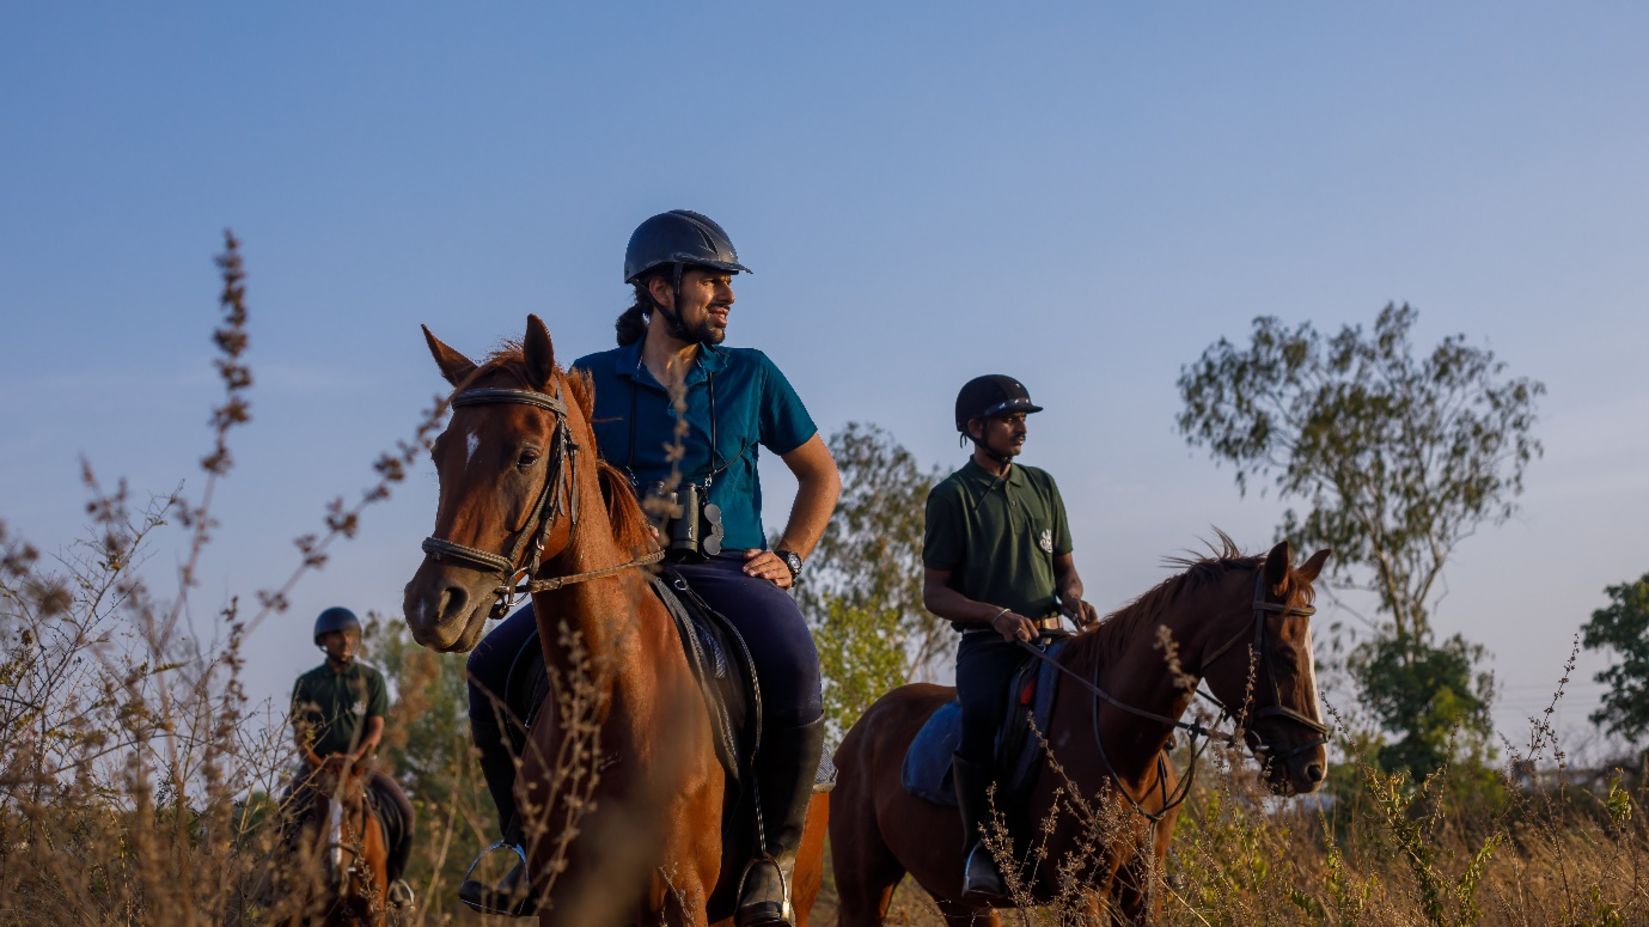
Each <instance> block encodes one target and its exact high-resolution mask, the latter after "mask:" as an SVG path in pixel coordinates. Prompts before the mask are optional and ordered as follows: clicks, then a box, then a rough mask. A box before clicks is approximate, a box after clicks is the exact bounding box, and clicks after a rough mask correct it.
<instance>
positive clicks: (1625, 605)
mask: <svg viewBox="0 0 1649 927" xmlns="http://www.w3.org/2000/svg"><path fill="white" fill-rule="evenodd" d="M1603 592H1604V594H1605V595H1607V596H1608V597H1609V600H1610V601H1609V605H1608V607H1607V608H1600V609H1598V610H1597V611H1595V612H1592V620H1591V621H1588V622H1586V625H1585V626H1584V627H1583V628H1581V633H1582V637H1581V643H1582V644H1584V645H1585V647H1586V648H1587V649H1588V650H1613V651H1615V652H1616V653H1618V654H1619V655H1620V657H1621V662H1620V663H1617V664H1615V665H1614V666H1611V667H1609V668H1608V669H1606V670H1604V671H1602V672H1600V673H1598V674H1597V675H1596V676H1595V677H1593V678H1594V679H1596V680H1597V681H1598V682H1602V683H1607V684H1608V685H1609V691H1608V692H1606V693H1604V696H1603V707H1602V708H1599V709H1598V710H1597V711H1595V712H1593V713H1592V716H1591V720H1592V723H1593V724H1597V725H1607V726H1606V727H1605V728H1604V729H1605V730H1607V731H1608V732H1609V733H1611V734H1619V735H1620V736H1622V737H1624V738H1626V739H1627V740H1628V741H1631V742H1633V743H1636V742H1637V741H1639V740H1640V739H1642V737H1643V735H1644V733H1645V732H1646V731H1649V573H1645V574H1643V576H1642V577H1640V578H1639V579H1638V580H1637V581H1636V582H1628V583H1621V584H1620V585H1618V586H1609V587H1607V588H1605V589H1604V590H1603Z"/></svg>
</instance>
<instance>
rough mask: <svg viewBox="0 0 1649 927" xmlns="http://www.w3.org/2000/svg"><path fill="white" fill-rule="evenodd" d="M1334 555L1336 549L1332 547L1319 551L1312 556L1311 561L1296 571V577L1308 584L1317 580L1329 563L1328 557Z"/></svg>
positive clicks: (1301, 565)
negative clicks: (1325, 565) (1324, 566)
mask: <svg viewBox="0 0 1649 927" xmlns="http://www.w3.org/2000/svg"><path fill="white" fill-rule="evenodd" d="M1332 553H1334V549H1333V548H1331V547H1325V548H1323V549H1322V550H1319V551H1317V552H1316V553H1314V554H1312V555H1311V559H1310V560H1307V561H1306V562H1305V563H1302V564H1300V568H1299V569H1298V570H1295V571H1294V573H1295V575H1296V576H1299V577H1300V578H1301V579H1303V580H1305V581H1306V582H1308V583H1309V582H1312V581H1314V580H1316V578H1317V574H1319V573H1321V572H1322V571H1323V564H1325V563H1327V562H1328V555H1329V554H1332Z"/></svg>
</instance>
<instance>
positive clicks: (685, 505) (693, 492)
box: [641, 483, 726, 559]
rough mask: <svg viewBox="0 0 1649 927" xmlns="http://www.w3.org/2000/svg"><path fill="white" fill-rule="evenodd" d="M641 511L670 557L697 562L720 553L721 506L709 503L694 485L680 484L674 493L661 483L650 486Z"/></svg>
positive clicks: (704, 493) (723, 531) (705, 493)
mask: <svg viewBox="0 0 1649 927" xmlns="http://www.w3.org/2000/svg"><path fill="white" fill-rule="evenodd" d="M641 509H642V511H643V512H645V513H647V520H648V521H650V522H652V523H653V527H654V528H657V529H658V536H659V538H660V539H662V540H663V542H664V549H665V551H667V552H668V553H669V554H670V556H671V557H673V558H677V559H699V558H704V557H714V556H715V555H717V554H719V553H721V542H722V538H723V537H724V536H725V535H726V531H725V529H723V528H722V524H721V506H719V505H716V504H715V503H714V502H711V501H710V499H709V490H706V489H703V488H702V487H700V486H698V485H697V484H696V483H683V484H682V485H681V486H679V487H677V488H676V489H674V490H671V489H667V488H666V487H665V484H664V483H654V484H653V485H652V486H651V487H649V488H648V490H647V495H646V501H644V502H643V503H642V506H641Z"/></svg>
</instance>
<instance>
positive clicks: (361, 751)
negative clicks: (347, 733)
mask: <svg viewBox="0 0 1649 927" xmlns="http://www.w3.org/2000/svg"><path fill="white" fill-rule="evenodd" d="M383 739H384V719H383V718H378V717H373V718H368V719H367V720H366V734H365V736H363V737H362V738H361V745H360V746H359V747H357V748H356V749H355V752H353V753H351V754H350V755H349V759H350V762H352V763H359V762H360V761H361V760H363V759H365V758H367V757H369V756H371V755H372V751H374V750H376V749H378V744H379V742H381V741H382V740H383Z"/></svg>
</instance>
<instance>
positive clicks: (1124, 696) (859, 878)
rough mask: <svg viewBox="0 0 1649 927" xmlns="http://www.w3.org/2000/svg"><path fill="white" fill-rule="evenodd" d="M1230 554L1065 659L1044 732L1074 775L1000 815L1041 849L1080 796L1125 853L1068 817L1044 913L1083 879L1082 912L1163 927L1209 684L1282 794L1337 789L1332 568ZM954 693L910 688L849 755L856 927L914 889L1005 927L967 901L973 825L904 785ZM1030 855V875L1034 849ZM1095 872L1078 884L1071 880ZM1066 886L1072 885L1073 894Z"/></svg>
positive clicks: (842, 852)
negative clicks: (1074, 866) (1202, 690)
mask: <svg viewBox="0 0 1649 927" xmlns="http://www.w3.org/2000/svg"><path fill="white" fill-rule="evenodd" d="M1221 539H1222V550H1220V551H1219V552H1218V553H1216V555H1215V556H1212V557H1209V558H1207V559H1204V560H1200V561H1195V562H1193V561H1189V560H1186V561H1176V562H1179V563H1182V564H1184V565H1186V566H1187V567H1189V569H1187V570H1186V571H1185V572H1184V573H1182V574H1180V575H1177V576H1174V577H1172V578H1170V579H1168V580H1166V581H1164V582H1163V583H1162V584H1160V585H1159V586H1157V587H1156V588H1154V589H1152V590H1151V591H1149V592H1147V593H1146V594H1145V595H1143V596H1141V597H1140V598H1139V599H1137V600H1135V601H1134V602H1133V603H1132V604H1131V605H1129V606H1127V607H1125V608H1123V609H1122V610H1120V611H1118V612H1116V613H1115V614H1113V615H1111V616H1109V617H1108V618H1106V619H1105V620H1104V621H1102V622H1100V623H1099V624H1098V625H1097V626H1095V627H1093V628H1090V629H1088V630H1086V631H1083V632H1081V633H1079V634H1077V635H1075V636H1073V637H1072V638H1071V639H1070V641H1069V643H1068V644H1067V645H1066V646H1065V648H1064V649H1063V651H1062V652H1061V653H1060V655H1059V658H1058V663H1059V665H1060V666H1061V667H1063V669H1064V670H1066V671H1067V673H1068V674H1069V675H1067V674H1061V678H1060V683H1059V691H1058V695H1057V696H1056V698H1055V700H1054V707H1053V713H1052V716H1051V717H1050V719H1049V721H1048V730H1047V731H1046V732H1044V733H1045V735H1046V740H1047V742H1048V744H1049V745H1050V749H1051V751H1052V760H1053V761H1056V762H1057V764H1058V766H1059V767H1061V769H1062V770H1063V775H1061V774H1060V773H1059V772H1057V771H1055V770H1053V769H1052V768H1051V767H1052V765H1053V763H1052V762H1049V760H1048V758H1044V762H1043V764H1042V768H1041V772H1040V773H1038V774H1037V776H1036V779H1035V781H1034V782H1033V783H1032V785H1031V787H1030V788H1029V791H1028V792H1026V793H1025V794H1023V795H1019V796H1013V797H1012V798H1011V799H1010V798H1009V797H1008V796H1004V795H1000V794H998V795H997V796H996V798H995V805H996V807H997V808H998V809H999V810H1000V809H1001V808H1002V806H1003V805H1004V804H1009V805H1010V806H1012V807H1013V808H1014V809H1015V812H1016V814H1018V815H1020V816H1021V819H1022V820H1023V821H1024V822H1026V823H1027V824H1029V825H1030V827H1026V828H1021V829H1020V833H1021V834H1024V833H1025V832H1026V831H1028V830H1030V829H1031V827H1034V826H1036V825H1039V824H1041V823H1043V822H1045V821H1047V820H1049V813H1050V810H1051V809H1056V808H1060V807H1062V808H1066V809H1069V808H1070V806H1071V801H1070V799H1069V797H1068V790H1071V789H1074V790H1075V791H1077V792H1079V793H1080V794H1081V795H1082V796H1084V797H1086V800H1087V803H1088V804H1089V805H1090V806H1091V807H1093V808H1096V809H1097V811H1096V813H1098V814H1099V815H1100V816H1101V817H1105V818H1106V819H1107V820H1108V821H1109V822H1111V823H1110V824H1109V825H1108V827H1107V828H1102V831H1103V834H1102V836H1103V838H1104V839H1105V840H1106V841H1107V842H1104V843H1103V844H1102V845H1100V846H1098V847H1097V848H1096V850H1095V851H1091V852H1089V853H1087V854H1084V853H1083V851H1082V850H1081V849H1079V847H1080V846H1081V845H1082V841H1083V840H1085V839H1086V840H1091V839H1093V837H1094V833H1093V829H1092V822H1089V823H1088V825H1087V826H1085V825H1084V824H1083V823H1082V822H1079V821H1077V820H1074V818H1075V817H1078V816H1080V815H1073V814H1071V813H1069V811H1067V812H1065V813H1062V814H1058V815H1057V824H1056V825H1055V827H1054V830H1053V831H1052V832H1051V833H1050V834H1048V835H1046V837H1045V839H1046V844H1045V846H1046V848H1047V851H1048V852H1047V856H1046V857H1045V861H1044V862H1041V863H1040V864H1038V868H1036V869H1033V870H1029V871H1025V874H1024V884H1025V886H1026V887H1027V890H1028V893H1029V895H1030V896H1031V897H1033V898H1034V899H1035V900H1037V901H1038V902H1039V903H1046V902H1047V901H1048V900H1049V899H1050V898H1051V897H1052V896H1053V895H1054V894H1055V893H1059V892H1061V891H1062V889H1063V890H1064V894H1063V895H1062V896H1061V897H1066V898H1068V897H1070V894H1069V892H1070V887H1071V886H1070V885H1069V884H1068V883H1069V882H1070V881H1071V880H1072V879H1073V878H1074V879H1075V880H1076V881H1077V883H1078V886H1079V888H1080V889H1081V891H1080V898H1081V904H1080V906H1079V907H1081V908H1085V909H1086V910H1087V911H1088V912H1089V918H1090V919H1091V920H1095V921H1097V920H1098V919H1099V916H1100V913H1101V910H1102V909H1108V911H1109V918H1110V921H1111V923H1113V924H1134V923H1143V922H1145V921H1146V920H1147V919H1148V918H1150V917H1151V916H1152V914H1154V913H1155V910H1156V907H1157V901H1158V899H1157V893H1156V892H1154V891H1152V879H1153V875H1152V874H1153V873H1156V872H1160V871H1161V869H1160V867H1161V864H1162V861H1163V858H1164V856H1165V855H1166V853H1167V852H1168V841H1169V839H1170V837H1171V836H1172V831H1173V824H1174V818H1175V815H1176V813H1177V811H1178V806H1179V801H1180V800H1181V799H1182V798H1183V796H1184V793H1185V789H1182V788H1181V787H1180V780H1179V776H1178V774H1177V773H1175V771H1174V769H1173V767H1172V765H1171V764H1169V763H1167V762H1165V759H1166V755H1165V753H1164V751H1165V749H1166V748H1167V747H1168V746H1169V744H1170V737H1171V735H1172V734H1173V732H1174V731H1175V729H1176V728H1177V727H1188V728H1193V729H1194V733H1203V734H1206V733H1207V731H1206V730H1204V729H1202V728H1200V727H1198V726H1196V725H1189V724H1187V723H1185V722H1180V721H1179V720H1178V719H1179V718H1180V716H1181V715H1182V714H1183V713H1184V712H1185V710H1186V708H1187V706H1188V704H1189V703H1190V701H1191V698H1192V693H1193V688H1194V685H1195V683H1194V681H1193V680H1194V679H1195V678H1196V677H1200V678H1201V679H1203V680H1204V681H1206V682H1207V684H1208V686H1209V688H1210V689H1212V690H1213V696H1214V698H1216V699H1217V700H1218V701H1219V702H1220V703H1221V705H1222V706H1223V707H1224V709H1225V711H1226V712H1228V713H1229V714H1230V715H1231V716H1233V718H1234V720H1235V722H1236V724H1237V725H1238V727H1239V728H1241V729H1244V733H1245V737H1246V739H1247V741H1248V744H1249V747H1250V749H1251V750H1253V751H1254V752H1255V754H1256V756H1260V757H1261V758H1262V759H1263V760H1265V768H1264V772H1265V778H1266V782H1267V784H1268V786H1269V787H1270V788H1271V790H1272V791H1274V792H1277V793H1278V794H1284V795H1288V794H1298V793H1302V792H1311V791H1315V790H1316V789H1317V788H1318V787H1319V786H1321V785H1322V783H1323V778H1324V776H1325V774H1326V760H1325V755H1324V750H1323V745H1324V743H1325V736H1326V733H1327V732H1326V729H1325V728H1324V727H1323V726H1322V724H1321V722H1320V716H1319V714H1318V705H1317V685H1316V678H1315V675H1314V669H1313V663H1312V647H1311V630H1310V627H1309V624H1308V619H1309V616H1310V615H1311V613H1312V611H1313V609H1312V608H1311V607H1310V602H1311V599H1312V589H1311V582H1312V580H1314V579H1315V578H1316V577H1317V574H1318V572H1319V571H1320V570H1321V569H1322V566H1323V563H1324V561H1326V560H1327V559H1328V555H1329V551H1327V550H1323V551H1318V552H1317V553H1316V554H1315V555H1313V556H1312V557H1311V559H1310V560H1308V561H1306V562H1305V563H1304V564H1302V565H1301V566H1300V567H1299V568H1298V569H1294V568H1293V567H1292V563H1291V554H1290V551H1289V548H1288V545H1287V543H1282V544H1278V545H1277V546H1276V547H1274V548H1273V549H1272V550H1271V552H1270V554H1269V555H1268V556H1266V557H1265V558H1263V559H1261V558H1258V557H1242V556H1239V555H1238V553H1237V551H1236V549H1235V547H1234V545H1232V543H1231V541H1230V539H1229V538H1226V537H1225V536H1224V535H1223V534H1222V535H1221ZM1162 628H1166V629H1167V632H1168V633H1169V634H1171V635H1172V641H1173V642H1174V644H1175V648H1174V649H1176V650H1177V660H1178V663H1179V675H1178V677H1177V678H1176V675H1175V674H1174V673H1173V672H1172V671H1171V670H1170V669H1169V667H1168V660H1167V659H1166V658H1165V653H1164V651H1163V649H1162V646H1163V645H1162V642H1161V640H1160V639H1159V635H1160V633H1161V632H1160V631H1159V629H1162ZM1251 655H1252V656H1251ZM1251 666H1252V687H1251V688H1250V678H1251V677H1250V672H1251V670H1250V667H1251ZM1073 676H1074V677H1075V678H1073ZM954 693H955V690H954V689H951V688H948V687H940V686H932V685H909V686H903V687H901V688H898V689H895V690H893V691H892V692H889V693H888V694H887V695H884V696H883V697H882V698H881V699H880V700H878V701H877V702H876V703H875V704H874V705H872V706H871V707H870V710H869V711H867V712H865V714H864V716H863V717H861V718H860V719H859V721H858V722H857V723H856V724H854V725H853V727H852V728H851V729H850V730H849V731H848V733H847V736H846V737H845V738H844V739H843V740H842V745H841V747H840V748H839V749H838V750H837V751H836V764H837V767H838V769H839V771H840V777H841V778H840V784H839V785H838V786H837V790H836V795H835V798H834V802H833V804H834V808H833V809H832V814H831V821H830V841H831V853H832V855H833V857H834V859H835V870H836V890H837V892H838V893H839V894H840V896H841V920H840V924H841V925H842V927H864V925H875V924H881V923H882V919H883V917H884V916H886V914H887V908H888V903H889V901H890V900H891V899H892V896H893V889H894V888H895V886H897V885H898V883H899V881H900V880H901V879H902V878H904V876H905V874H906V873H909V874H910V875H912V876H914V877H915V879H916V881H917V883H918V884H920V885H921V886H922V888H924V889H926V890H927V891H928V893H929V894H930V895H932V896H933V898H934V900H935V902H937V903H938V905H939V908H940V910H941V912H943V913H944V915H945V917H946V921H947V923H949V924H952V925H964V924H990V925H997V924H999V923H1000V922H999V921H998V920H997V918H996V915H995V914H994V913H993V912H991V911H990V910H989V909H988V908H977V909H976V908H972V907H970V906H968V905H966V904H964V903H963V902H962V901H961V900H960V899H959V894H960V892H961V888H962V885H961V882H962V846H963V835H964V832H963V824H962V819H961V816H960V814H959V813H958V812H957V811H956V809H954V808H946V807H941V806H939V805H935V804H931V803H929V802H926V801H923V800H922V799H919V798H916V797H914V796H912V795H910V794H909V793H907V792H906V791H905V790H904V788H903V787H902V786H901V784H900V767H901V764H902V762H903V760H904V756H905V750H906V748H907V747H909V746H910V743H911V740H912V738H914V737H915V736H916V732H917V731H918V730H919V729H920V728H921V727H922V724H923V722H925V721H926V720H927V719H928V716H929V715H931V714H932V713H933V712H934V711H935V710H937V709H938V708H939V707H940V706H941V705H943V704H944V703H946V702H948V701H950V700H951V698H952V697H953V696H954ZM1193 762H1194V761H1193ZM1066 780H1068V782H1067V781H1066ZM1186 784H1187V785H1188V781H1187V783H1186ZM1062 786H1064V787H1065V788H1066V790H1067V792H1066V793H1064V794H1066V795H1067V797H1065V798H1063V799H1062V798H1061V793H1060V792H1058V790H1060V789H1061V787H1062ZM1056 803H1057V805H1056ZM1042 839H1044V838H1041V837H1039V838H1038V840H1039V841H1040V840H1042ZM1015 851H1016V853H1017V854H1018V858H1019V859H1024V858H1025V855H1026V842H1025V840H1024V839H1023V837H1021V839H1020V840H1019V841H1018V842H1017V843H1016V845H1015ZM1084 857H1085V858H1084ZM998 858H999V859H1000V858H1001V857H1000V855H999V857H998ZM1079 859H1080V860H1083V863H1082V865H1081V866H1080V868H1079V869H1078V870H1077V872H1076V873H1075V874H1074V876H1073V875H1072V874H1066V875H1064V876H1061V874H1060V873H1058V872H1057V871H1056V870H1057V868H1058V867H1059V865H1060V864H1061V863H1062V862H1067V861H1070V860H1079ZM1004 868H1005V870H1006V869H1008V868H1010V867H1004ZM1062 880H1063V881H1065V882H1066V883H1067V884H1065V885H1063V886H1062V885H1060V884H1058V883H1060V882H1061V881H1062ZM1010 887H1011V886H1010ZM1021 897H1023V896H1021Z"/></svg>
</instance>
